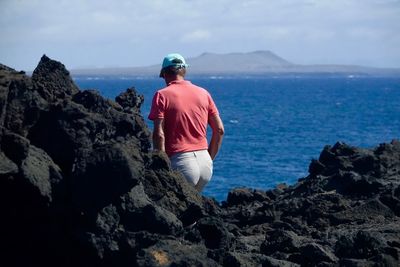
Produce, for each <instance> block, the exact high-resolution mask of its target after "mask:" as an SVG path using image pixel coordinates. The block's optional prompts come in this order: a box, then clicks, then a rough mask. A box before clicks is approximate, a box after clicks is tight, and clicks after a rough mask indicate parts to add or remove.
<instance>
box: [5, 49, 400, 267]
mask: <svg viewBox="0 0 400 267" xmlns="http://www.w3.org/2000/svg"><path fill="white" fill-rule="evenodd" d="M142 102H143V97H142V96H140V95H138V94H137V93H136V91H135V90H134V88H130V89H127V90H126V92H124V93H122V94H121V95H119V96H118V97H117V98H116V101H115V102H114V101H111V100H107V99H104V98H103V97H101V96H100V95H99V93H98V92H96V91H92V90H87V91H80V90H79V89H78V87H77V86H76V85H75V84H74V82H73V80H72V79H71V77H70V76H69V73H68V71H67V70H66V69H65V67H64V66H63V65H62V64H61V63H59V62H57V61H54V60H51V59H49V58H47V57H46V56H43V57H42V59H41V61H40V63H39V65H38V67H37V68H36V70H35V71H34V73H33V75H32V77H31V78H30V77H28V76H26V75H25V74H24V73H23V72H17V71H15V70H13V69H11V68H8V67H6V66H4V65H0V148H1V149H0V210H1V213H2V216H1V227H0V236H1V241H2V242H0V244H1V245H0V252H1V257H0V265H1V266H400V258H399V257H400V142H399V141H392V142H391V143H390V144H382V145H380V146H378V147H377V148H374V149H359V148H355V147H351V146H348V145H346V144H343V143H340V142H339V143H337V144H335V145H334V146H333V147H330V146H326V147H325V148H324V149H323V151H322V152H321V155H320V158H319V159H318V160H313V161H312V162H311V164H310V168H309V173H310V174H309V175H308V176H307V177H305V178H302V179H300V180H299V181H298V183H296V184H295V185H293V186H286V185H279V186H277V188H275V189H272V190H268V191H261V190H252V189H248V188H239V189H233V190H232V191H231V192H230V193H229V195H228V198H227V200H226V201H225V202H223V203H221V204H220V203H217V202H215V201H214V200H212V199H208V198H205V197H201V196H200V195H199V194H198V193H197V192H196V191H195V190H194V189H193V188H192V187H191V186H189V185H188V184H187V183H186V181H185V180H184V179H183V177H182V176H180V175H179V174H178V173H175V172H173V171H171V169H170V163H169V161H168V159H167V157H166V156H165V155H164V154H159V153H153V152H151V151H150V141H149V139H150V132H149V130H148V128H147V126H146V125H145V123H144V121H143V118H142V116H141V114H140V105H141V103H142Z"/></svg>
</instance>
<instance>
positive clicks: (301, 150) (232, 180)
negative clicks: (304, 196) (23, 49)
mask: <svg viewBox="0 0 400 267" xmlns="http://www.w3.org/2000/svg"><path fill="white" fill-rule="evenodd" d="M187 79H188V80H190V81H192V82H193V83H194V84H196V85H199V86H202V87H204V88H205V89H207V90H208V91H209V92H210V93H211V95H212V97H213V98H214V101H215V102H216V105H217V106H218V109H219V112H220V114H221V118H222V120H223V122H224V125H225V130H226V134H225V137H224V142H223V145H222V148H221V151H220V153H219V154H218V157H217V158H216V160H215V161H214V175H213V178H212V180H211V181H210V183H209V184H208V185H207V186H206V187H205V189H204V191H203V193H204V195H206V196H208V197H213V198H215V199H216V200H218V201H223V200H225V199H226V197H227V194H228V192H229V190H231V189H233V188H237V187H247V188H254V189H260V190H267V189H270V188H273V187H275V186H276V185H277V184H280V183H286V184H288V185H291V184H294V183H295V182H296V181H297V180H298V179H299V178H302V177H305V176H307V174H308V166H309V163H310V161H311V160H312V159H315V158H318V157H319V154H320V152H321V151H322V149H323V148H324V146H325V145H334V144H335V143H336V142H344V143H347V144H349V145H351V146H358V147H365V148H370V147H374V146H376V145H378V144H380V143H384V142H386V143H387V142H390V141H391V140H393V139H399V137H400V117H399V114H400V77H369V76H360V75H354V74H348V75H318V74H313V75H311V74H308V75H297V74H292V75H268V76H246V77H237V76H209V75H208V76H193V77H190V76H188V78H187ZM74 80H75V82H76V83H77V85H78V86H79V87H80V88H81V89H96V90H98V91H99V92H100V93H101V95H103V96H104V97H107V98H110V99H114V98H115V97H116V96H117V95H119V94H120V93H122V92H124V91H125V90H126V89H127V88H129V87H135V89H136V91H137V92H138V93H139V94H142V95H143V96H144V103H143V105H142V107H141V113H142V115H143V117H144V119H145V120H146V123H147V124H148V126H149V127H150V129H151V128H152V122H151V121H149V120H148V119H147V115H148V113H149V110H150V105H151V99H152V96H153V94H154V93H155V92H156V90H158V89H161V88H162V87H164V81H163V80H162V79H160V78H158V77H146V76H138V77H113V76H77V77H74ZM209 132H210V131H209Z"/></svg>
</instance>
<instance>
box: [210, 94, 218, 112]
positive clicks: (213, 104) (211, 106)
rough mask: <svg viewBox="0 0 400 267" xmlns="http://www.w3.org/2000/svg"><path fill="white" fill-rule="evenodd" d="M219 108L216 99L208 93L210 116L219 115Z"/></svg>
mask: <svg viewBox="0 0 400 267" xmlns="http://www.w3.org/2000/svg"><path fill="white" fill-rule="evenodd" d="M218 114H219V112H218V109H217V106H216V105H215V103H214V100H213V99H212V97H211V95H210V94H208V117H211V116H214V115H218Z"/></svg>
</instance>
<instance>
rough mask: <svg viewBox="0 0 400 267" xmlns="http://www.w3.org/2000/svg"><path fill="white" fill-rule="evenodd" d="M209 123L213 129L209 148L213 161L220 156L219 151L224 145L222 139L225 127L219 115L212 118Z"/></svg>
mask: <svg viewBox="0 0 400 267" xmlns="http://www.w3.org/2000/svg"><path fill="white" fill-rule="evenodd" d="M208 123H209V124H210V126H211V129H212V136H211V141H210V144H209V146H208V153H209V154H210V156H211V159H213V160H214V159H215V157H216V156H217V154H218V151H219V149H220V147H221V144H222V137H223V135H224V132H225V130H224V125H223V123H222V120H221V118H220V117H219V115H214V116H212V117H211V118H210V119H209V121H208Z"/></svg>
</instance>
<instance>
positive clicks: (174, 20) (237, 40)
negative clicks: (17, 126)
mask: <svg viewBox="0 0 400 267" xmlns="http://www.w3.org/2000/svg"><path fill="white" fill-rule="evenodd" d="M399 14H400V1H398V0H364V1H360V0H335V1H331V0H318V1H317V0H275V1H265V0H243V1H229V0H220V1H215V0H153V1H145V0H120V1H113V0H96V1H95V0H59V1H53V0H0V36H2V38H1V39H0V62H1V63H5V64H8V65H11V66H12V67H16V68H21V69H31V68H33V67H34V66H35V64H36V63H37V60H38V59H39V58H40V56H41V54H42V53H50V54H51V55H53V56H54V57H55V58H56V59H59V60H61V61H63V62H65V63H66V64H69V65H70V66H71V67H75V66H82V65H120V66H130V65H143V64H149V63H157V62H158V61H159V60H160V58H162V57H163V56H164V55H165V54H166V53H168V52H171V51H180V52H182V53H184V54H185V55H186V56H196V55H198V54H201V53H202V52H204V51H209V52H234V51H240V52H244V51H251V50H261V49H268V50H272V51H274V52H276V53H278V54H280V56H282V57H284V58H287V59H288V60H290V61H293V62H297V63H353V62H357V63H359V62H360V61H362V60H363V59H365V62H368V64H376V65H379V66H398V67H400V63H398V62H400V51H399V49H400V48H399V47H400V16H399ZM361 43H362V47H363V49H359V47H360V44H361ZM300 48H301V49H300ZM382 50H384V51H383V52H379V51H382ZM327 51H329V58H328V57H327ZM371 51H377V52H375V53H371ZM88 61H89V62H88ZM371 62H372V63H371Z"/></svg>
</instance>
